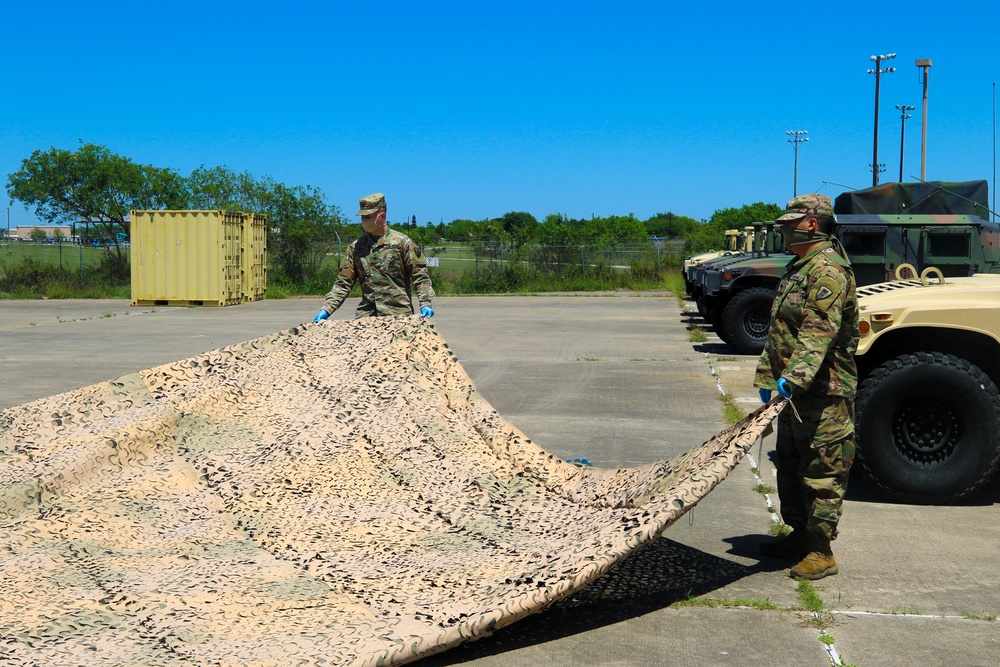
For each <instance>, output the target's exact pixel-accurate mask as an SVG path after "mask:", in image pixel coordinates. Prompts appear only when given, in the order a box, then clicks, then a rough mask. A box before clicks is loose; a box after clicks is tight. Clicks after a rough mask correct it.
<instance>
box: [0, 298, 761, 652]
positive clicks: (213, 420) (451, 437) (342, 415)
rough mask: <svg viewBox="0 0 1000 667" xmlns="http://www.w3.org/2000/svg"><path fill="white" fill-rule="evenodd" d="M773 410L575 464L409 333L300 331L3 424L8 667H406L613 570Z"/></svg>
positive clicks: (8, 415)
mask: <svg viewBox="0 0 1000 667" xmlns="http://www.w3.org/2000/svg"><path fill="white" fill-rule="evenodd" d="M777 409H778V408H777V407H776V406H774V405H771V406H767V407H765V408H762V409H761V410H758V411H757V412H755V413H754V414H752V415H750V417H748V418H747V419H746V420H744V421H743V422H741V423H740V424H737V425H736V426H734V427H732V428H729V429H727V430H725V431H724V432H722V433H720V434H719V435H718V436H716V437H715V438H713V439H711V440H709V441H708V442H706V443H704V444H703V445H701V446H698V447H695V448H694V449H693V450H691V451H690V452H689V453H687V454H686V455H684V456H682V457H678V458H677V459H675V460H673V461H668V462H663V463H657V464H652V465H647V466H642V467H637V468H629V469H621V470H602V469H594V468H581V467H577V466H575V465H572V464H568V463H565V462H562V461H561V460H560V459H558V458H556V457H554V456H552V455H550V454H548V453H546V452H545V451H543V450H542V449H540V448H539V447H537V446H536V445H535V444H533V443H532V442H530V441H529V440H528V439H527V438H526V437H525V436H524V435H523V434H522V433H521V432H520V431H518V430H517V429H516V428H514V427H513V426H512V425H511V424H509V423H507V422H506V421H505V420H504V419H503V418H502V417H501V416H500V415H499V414H497V412H496V411H495V410H493V409H492V408H491V406H490V405H489V404H488V403H486V401H485V400H483V398H482V397H481V396H480V395H479V394H478V393H477V392H476V390H475V388H474V386H473V384H472V382H471V380H470V379H469V378H468V376H467V375H466V374H465V371H464V370H463V369H462V367H461V366H460V365H459V364H458V362H457V360H456V359H455V357H454V355H452V353H451V352H450V351H449V349H448V347H447V345H446V343H445V342H444V340H443V339H442V338H441V337H440V336H439V335H438V334H437V333H436V332H435V331H434V329H433V327H432V326H430V325H428V324H426V323H423V322H421V321H420V320H419V319H418V318H416V317H399V318H368V319H363V320H355V321H336V322H330V323H328V324H324V325H304V326H301V327H298V328H295V329H291V330H289V331H285V332H282V333H279V334H275V335H273V336H268V337H264V338H260V339H257V340H253V341H249V342H247V343H242V344H240V345H234V346H231V347H228V348H224V349H219V350H214V351H212V352H209V353H206V354H203V355H201V356H198V357H194V358H191V359H186V360H184V361H179V362H176V363H173V364H169V365H166V366H160V367H158V368H153V369H150V370H146V371H142V372H140V373H135V374H132V375H128V376H124V377H121V378H118V379H116V380H113V381H110V382H105V383H101V384H97V385H93V386H90V387H86V388H83V389H80V390H77V391H73V392H69V393H66V394H61V395H58V396H53V397H49V398H46V399H42V400H38V401H34V402H32V403H28V404H25V405H21V406H17V407H14V408H10V409H8V410H5V411H3V413H2V414H0V521H2V531H0V568H2V570H0V572H2V575H0V637H2V640H0V662H3V663H5V664H38V665H69V664H87V665H105V664H106V665H120V664H128V665H131V664H141V665H189V664H196V665H249V664H253V665H268V664H274V665H279V664H280V665H288V664H299V663H301V664H316V665H318V664H361V665H382V664H385V665H390V664H402V663H406V662H410V661H412V660H415V659H417V658H420V657H423V656H425V655H429V654H431V653H435V652H438V651H441V650H444V649H446V648H448V647H451V646H455V645H457V644H459V643H462V642H464V641H468V640H469V639H473V638H476V637H481V636H485V635H488V634H490V633H491V632H493V631H494V630H496V629H497V628H500V627H502V626H505V625H508V624H510V623H512V622H514V621H516V620H518V619H520V618H523V617H525V616H527V615H529V614H531V613H533V612H536V611H539V610H540V609H542V608H544V607H545V606H547V605H549V604H551V603H552V602H554V601H556V600H558V599H560V598H563V597H565V596H567V595H569V594H571V593H573V592H575V591H577V590H579V589H580V588H581V587H583V586H585V585H586V584H587V583H588V582H591V581H593V580H594V579H596V578H597V577H600V576H601V575H602V574H604V573H606V572H607V571H608V570H609V569H610V568H612V567H613V566H614V565H615V564H616V563H619V562H620V561H621V560H622V559H624V558H625V557H627V556H628V555H629V554H631V553H633V552H634V551H635V550H636V549H638V548H640V547H642V546H643V545H645V544H647V543H649V542H650V541H652V540H653V539H655V538H656V537H657V536H658V535H660V533H661V532H662V531H663V530H664V529H665V528H666V527H667V526H669V525H670V524H671V523H672V522H673V521H675V520H676V519H677V518H678V517H680V516H681V515H682V514H684V512H686V511H687V510H689V509H690V508H691V507H693V505H694V504H695V503H696V502H697V501H698V500H699V499H700V498H702V497H703V496H704V495H705V494H706V493H708V492H709V491H710V490H711V489H712V488H713V487H714V486H715V485H716V484H717V483H718V482H719V481H721V480H722V479H723V478H724V477H725V476H726V474H727V473H728V472H729V470H731V469H732V468H733V466H735V465H736V463H737V462H738V461H739V459H740V458H741V457H742V456H743V454H744V453H745V452H746V450H747V449H748V448H749V447H750V446H751V445H752V444H753V443H754V442H755V441H756V440H757V439H758V438H759V436H760V433H761V431H762V430H763V428H764V427H765V426H766V425H767V424H768V423H769V422H770V421H771V419H772V418H773V416H774V413H776V411H777Z"/></svg>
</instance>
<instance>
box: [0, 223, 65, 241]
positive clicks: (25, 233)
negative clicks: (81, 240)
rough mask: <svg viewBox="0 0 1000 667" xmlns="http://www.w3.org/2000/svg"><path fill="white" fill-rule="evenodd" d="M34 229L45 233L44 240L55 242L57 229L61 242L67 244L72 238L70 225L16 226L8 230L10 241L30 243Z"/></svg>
mask: <svg viewBox="0 0 1000 667" xmlns="http://www.w3.org/2000/svg"><path fill="white" fill-rule="evenodd" d="M36 229H41V230H42V231H43V232H45V238H46V239H52V240H55V238H56V230H57V229H58V230H59V231H60V232H61V233H62V237H63V240H64V241H65V242H66V243H69V242H70V239H71V238H72V237H73V228H72V227H71V226H70V225H18V226H17V227H15V228H13V229H11V230H10V240H11V241H30V240H32V239H31V235H32V233H34V231H35V230H36Z"/></svg>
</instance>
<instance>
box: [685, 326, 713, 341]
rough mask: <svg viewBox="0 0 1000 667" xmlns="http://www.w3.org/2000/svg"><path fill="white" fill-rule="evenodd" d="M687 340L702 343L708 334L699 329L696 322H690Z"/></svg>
mask: <svg viewBox="0 0 1000 667" xmlns="http://www.w3.org/2000/svg"><path fill="white" fill-rule="evenodd" d="M688 340H689V341H691V342H692V343H704V342H705V341H707V340H708V336H706V335H705V332H704V331H702V330H701V327H699V326H698V325H697V324H692V325H691V326H689V327H688Z"/></svg>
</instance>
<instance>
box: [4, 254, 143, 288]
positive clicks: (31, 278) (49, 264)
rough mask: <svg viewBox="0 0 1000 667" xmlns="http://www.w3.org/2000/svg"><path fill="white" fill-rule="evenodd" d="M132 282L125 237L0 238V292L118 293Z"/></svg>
mask: <svg viewBox="0 0 1000 667" xmlns="http://www.w3.org/2000/svg"><path fill="white" fill-rule="evenodd" d="M130 286H131V273H130V269H129V247H128V244H127V242H126V243H124V244H120V245H117V246H116V245H114V244H113V243H112V244H107V243H102V242H96V241H95V242H93V243H91V244H83V243H78V242H77V243H74V242H70V241H55V240H44V241H42V240H32V241H19V240H13V239H12V240H3V241H0V296H3V297H7V298H37V297H41V296H48V297H53V298H59V297H63V296H121V297H127V296H128V295H129V289H130Z"/></svg>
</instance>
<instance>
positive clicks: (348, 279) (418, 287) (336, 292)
mask: <svg viewBox="0 0 1000 667" xmlns="http://www.w3.org/2000/svg"><path fill="white" fill-rule="evenodd" d="M356 282H360V283H361V303H360V304H359V305H358V310H357V313H356V316H357V317H372V316H377V315H412V314H413V304H412V302H411V292H412V291H414V290H415V291H416V293H417V299H418V300H419V301H420V305H421V306H430V305H431V299H432V298H433V297H434V288H433V287H432V286H431V278H430V276H429V275H428V274H427V261H426V260H425V259H424V256H423V254H422V253H421V252H420V248H419V247H418V246H417V244H416V243H414V242H413V241H412V240H411V239H410V237H409V236H407V235H406V234H403V233H401V232H397V231H395V230H394V229H388V230H386V233H385V234H384V235H382V236H379V237H376V236H372V235H371V234H367V233H366V234H365V235H364V236H362V237H361V238H359V239H357V240H356V241H354V242H353V243H351V245H350V246H349V247H348V249H347V255H346V256H345V257H344V261H343V262H341V264H340V273H339V274H338V275H337V280H336V282H335V283H334V284H333V288H332V289H331V290H330V292H329V294H327V295H326V300H325V301H324V302H323V310H325V311H326V312H328V313H331V314H332V313H333V311H335V310H337V308H339V307H340V305H341V304H342V303H343V302H344V299H346V298H347V295H348V294H350V293H351V289H352V288H353V287H354V284H355V283H356Z"/></svg>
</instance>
